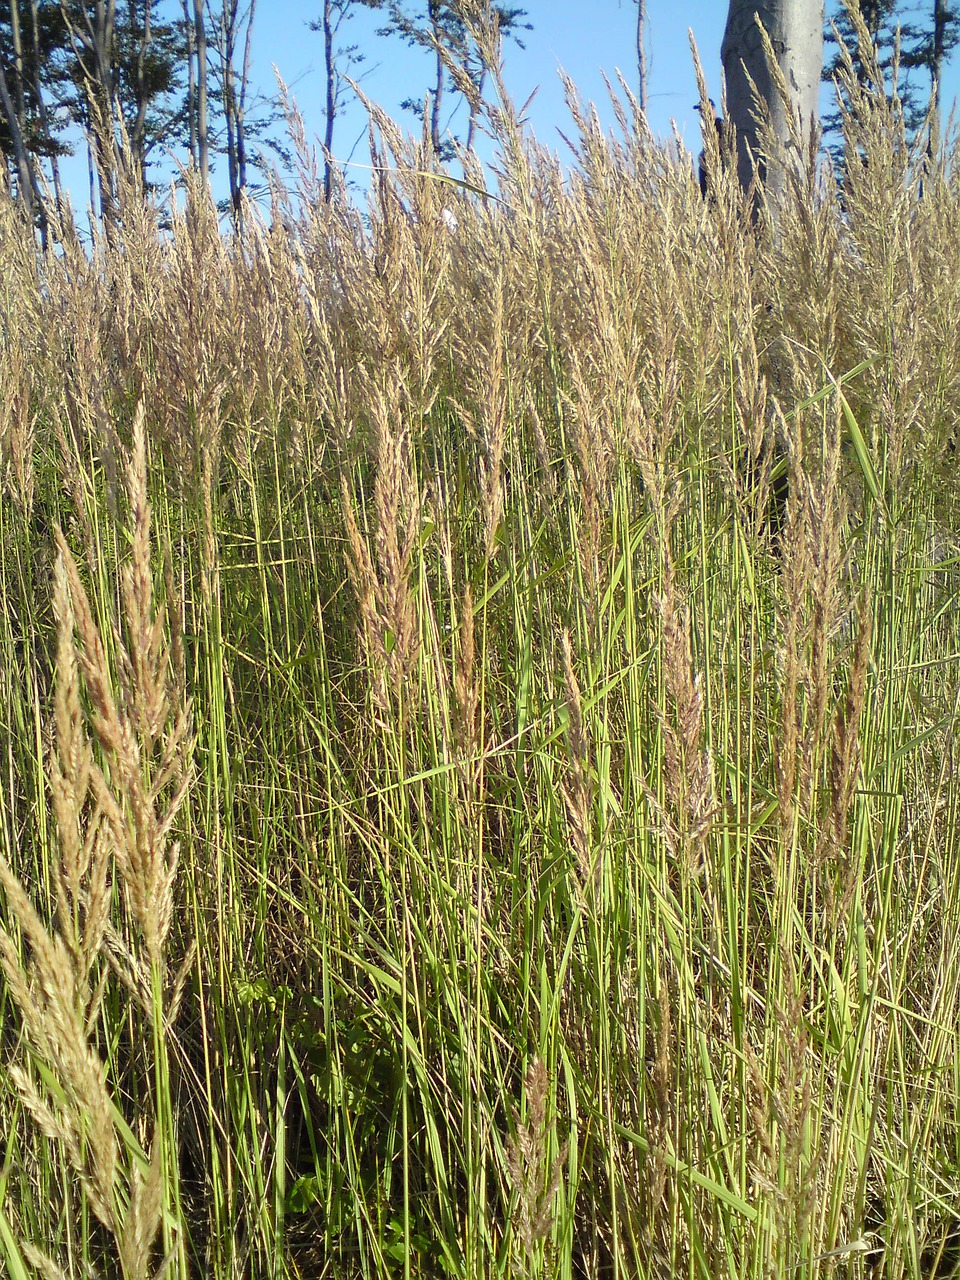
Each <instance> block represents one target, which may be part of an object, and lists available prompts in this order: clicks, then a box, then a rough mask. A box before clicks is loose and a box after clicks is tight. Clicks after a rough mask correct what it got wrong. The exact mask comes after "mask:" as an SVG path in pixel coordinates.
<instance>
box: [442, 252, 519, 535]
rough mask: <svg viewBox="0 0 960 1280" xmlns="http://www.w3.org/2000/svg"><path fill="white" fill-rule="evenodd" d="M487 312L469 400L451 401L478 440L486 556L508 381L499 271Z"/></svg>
mask: <svg viewBox="0 0 960 1280" xmlns="http://www.w3.org/2000/svg"><path fill="white" fill-rule="evenodd" d="M489 297H490V302H489V316H488V317H485V323H484V324H483V329H482V330H481V332H480V333H479V334H478V335H477V337H476V338H474V343H475V344H478V345H479V346H480V350H474V351H473V352H472V353H471V355H472V358H473V360H474V361H475V362H476V364H475V368H476V376H475V377H474V378H473V379H471V383H472V385H470V386H469V391H470V401H469V402H467V403H458V402H457V401H453V404H454V405H455V407H456V409H457V412H458V413H459V414H460V416H461V418H462V420H463V424H464V426H465V428H466V430H467V432H468V434H469V435H470V437H471V438H473V439H475V440H478V441H479V442H480V443H481V446H482V452H481V455H480V459H479V466H480V491H481V502H482V510H483V528H484V550H485V554H486V557H487V559H488V560H489V559H491V558H492V557H493V555H494V554H495V552H496V546H497V534H498V532H499V529H500V523H501V520H502V519H503V497H504V494H503V488H504V477H503V456H504V450H505V448H506V444H507V414H508V411H509V393H510V389H509V385H508V382H507V377H506V373H507V370H506V368H505V362H504V342H505V337H504V309H505V297H504V281H503V272H502V271H498V272H497V274H496V275H495V276H494V279H493V281H492V283H491V285H490V286H489Z"/></svg>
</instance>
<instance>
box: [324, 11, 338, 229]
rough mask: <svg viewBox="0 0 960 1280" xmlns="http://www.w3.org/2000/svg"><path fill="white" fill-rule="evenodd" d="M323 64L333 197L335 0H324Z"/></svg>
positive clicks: (327, 186) (327, 193)
mask: <svg viewBox="0 0 960 1280" xmlns="http://www.w3.org/2000/svg"><path fill="white" fill-rule="evenodd" d="M323 65H324V67H325V69H326V75H327V123H326V127H325V128H324V131H323V198H324V200H326V202H327V204H329V203H330V201H331V199H332V198H333V125H334V121H335V120H336V117H337V68H336V63H335V50H334V47H333V0H323Z"/></svg>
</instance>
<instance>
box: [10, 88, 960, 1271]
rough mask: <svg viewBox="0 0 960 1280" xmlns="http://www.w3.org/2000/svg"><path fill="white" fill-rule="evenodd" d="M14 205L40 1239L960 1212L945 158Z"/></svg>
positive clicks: (875, 125)
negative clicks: (227, 201) (48, 212)
mask: <svg viewBox="0 0 960 1280" xmlns="http://www.w3.org/2000/svg"><path fill="white" fill-rule="evenodd" d="M850 93H851V95H852V98H851V110H850V114H849V117H848V120H847V129H848V135H849V138H848V141H849V145H850V147H851V148H860V149H862V150H863V151H864V153H865V154H866V155H867V156H868V157H869V163H868V164H865V165H863V166H862V167H858V166H854V167H853V171H852V172H851V174H850V177H849V181H848V182H847V185H846V189H845V192H844V198H843V206H844V212H841V207H840V201H839V199H838V193H837V190H836V186H835V184H834V182H833V179H832V177H831V175H830V174H829V173H828V172H821V174H820V175H819V177H816V178H814V177H813V176H812V175H810V174H807V175H806V176H798V177H797V179H796V181H795V182H794V183H793V185H792V187H791V188H790V189H789V190H788V192H787V194H786V197H785V199H784V202H783V204H782V206H781V207H780V208H779V209H778V210H777V211H776V219H775V221H773V220H772V218H768V216H767V213H766V212H765V211H763V210H762V209H761V212H760V215H759V217H757V218H755V217H754V206H753V204H752V203H751V204H748V203H746V202H745V200H744V198H743V196H742V195H741V194H740V192H739V191H738V190H737V189H736V187H735V186H734V184H733V183H732V182H731V180H730V179H729V177H728V176H727V175H726V173H725V172H724V171H723V167H722V162H721V158H720V157H715V164H714V168H715V172H714V174H713V182H712V197H711V199H710V200H709V201H707V202H705V201H703V200H702V199H701V198H700V195H699V191H698V188H697V185H696V182H695V179H694V175H693V173H692V171H691V170H690V167H689V164H688V162H687V161H686V160H685V159H683V158H682V157H680V156H678V155H677V154H676V153H675V151H674V150H672V149H671V148H665V147H663V146H662V145H660V144H658V143H656V142H655V141H654V140H653V139H652V138H651V137H650V135H649V133H648V131H647V129H646V126H645V124H644V122H643V119H642V117H641V116H640V115H639V114H638V113H637V111H636V110H635V109H634V106H633V104H632V102H630V101H629V99H627V101H626V105H618V108H617V109H618V113H619V122H620V127H619V133H618V136H617V137H616V138H609V137H606V136H604V135H603V134H602V132H601V129H600V127H599V124H598V122H597V119H596V117H595V115H594V114H593V113H592V111H591V110H590V109H588V108H585V107H583V106H582V105H581V104H580V103H579V102H578V101H577V99H576V97H575V94H574V92H573V89H572V87H571V89H570V106H571V112H572V116H573V121H574V125H575V128H576V131H577V132H578V135H579V137H578V141H577V142H576V144H575V160H574V168H573V171H572V173H570V174H565V173H564V172H563V171H562V170H561V169H560V167H559V166H558V164H557V163H556V161H555V160H554V159H553V158H552V157H551V156H550V155H549V153H548V152H547V151H546V150H544V149H542V148H540V147H538V146H537V145H536V144H534V143H533V142H532V141H530V140H529V139H526V138H525V137H524V136H523V135H522V132H521V130H520V126H519V124H518V122H517V119H516V116H515V114H514V113H513V111H512V108H511V107H510V104H509V102H508V101H507V100H506V98H505V97H504V98H503V99H502V101H501V105H500V107H499V108H498V109H497V111H496V112H494V113H493V123H494V124H495V126H496V128H497V129H498V130H499V136H500V140H501V145H502V149H501V165H500V171H499V176H498V186H497V189H496V190H495V191H494V192H493V193H492V194H491V196H490V198H487V199H484V198H481V197H479V196H478V195H477V194H476V193H475V191H474V190H473V187H476V186H478V185H480V182H481V174H480V173H479V172H478V171H477V170H476V169H475V168H474V167H471V165H472V162H471V161H470V159H469V158H465V164H466V166H467V175H468V179H469V181H470V184H471V185H469V186H464V187H459V186H456V185H451V184H450V183H449V182H448V181H445V180H442V178H443V175H442V174H441V173H439V172H438V171H437V169H436V167H435V165H434V163H433V161H432V159H431V156H430V152H429V148H428V147H426V146H422V145H420V144H418V143H415V142H412V141H410V140H406V139H404V138H402V137H401V135H400V134H399V132H398V131H397V130H396V128H395V126H393V125H392V124H391V123H390V122H389V121H388V120H386V119H385V118H383V117H381V116H380V115H378V114H376V113H375V115H374V124H375V138H376V145H377V147H378V148H379V151H378V161H379V162H380V164H381V167H380V168H379V170H378V172H377V173H376V175H375V177H374V180H373V186H372V189H371V193H370V198H369V203H368V207H367V209H366V211H365V212H361V211H360V210H359V209H358V208H357V207H356V205H355V204H354V203H353V201H352V199H351V197H350V195H349V193H348V192H347V191H345V190H344V189H342V188H341V189H340V190H339V191H337V192H336V193H335V198H334V200H333V202H332V203H331V204H329V205H327V204H325V203H324V201H323V198H322V184H320V183H318V181H317V179H316V175H315V174H314V173H312V171H311V164H310V161H309V157H306V156H305V157H304V159H303V164H302V174H301V179H300V185H299V188H298V190H296V191H295V192H292V193H290V194H289V195H287V194H283V193H278V194H277V196H276V200H275V204H274V207H273V209H272V210H271V214H270V217H269V218H264V219H261V220H258V219H257V218H256V217H255V216H254V215H253V214H251V217H250V219H249V220H248V226H249V230H248V233H247V236H246V239H245V240H244V241H243V242H242V243H241V242H238V241H234V240H229V239H224V238H223V237H222V236H221V234H220V231H219V230H218V227H217V221H216V216H215V211H214V209H213V208H212V207H211V206H210V204H209V203H208V201H207V200H206V198H205V196H204V195H203V193H202V191H201V190H200V188H199V187H198V186H197V185H196V184H195V183H194V180H193V179H192V178H188V179H186V182H185V191H184V192H183V199H182V201H181V203H180V205H179V206H178V207H177V208H174V209H173V210H172V211H171V213H170V218H171V223H170V226H169V229H167V230H161V226H160V221H159V217H158V214H157V213H156V211H154V210H152V209H151V208H150V207H149V206H146V205H144V204H143V202H142V200H141V199H140V196H139V193H137V192H136V191H133V190H131V191H130V192H129V193H127V196H126V197H125V201H124V203H123V206H122V208H123V213H122V218H121V221H120V225H119V227H118V230H117V234H116V236H115V237H114V240H113V242H112V243H111V244H110V245H109V246H108V245H106V244H102V243H98V244H97V245H95V247H94V250H93V252H92V254H90V255H84V254H83V253H82V252H81V251H80V249H79V247H78V246H77V245H75V244H68V245H67V246H66V247H65V249H64V250H63V251H62V252H60V253H58V254H52V253H51V254H49V255H47V256H45V257H43V258H42V259H39V260H38V259H37V257H36V254H35V250H34V246H33V243H32V239H31V236H30V233H29V231H28V229H26V228H25V227H24V226H23V225H22V223H21V222H20V221H19V218H18V214H17V211H16V210H15V209H14V208H13V207H11V206H10V205H9V204H3V205H2V207H0V242H2V244H0V257H2V261H3V264H4V274H3V278H4V280H5V286H4V294H3V311H2V343H0V360H2V377H0V394H2V401H3V403H2V416H0V440H2V459H3V468H4V470H3V497H2V504H0V522H2V526H0V580H2V589H3V598H4V602H5V608H4V609H3V611H2V614H0V656H2V660H0V671H2V679H3V691H2V698H0V708H2V711H0V743H2V749H3V764H4V767H3V792H4V799H3V805H2V809H0V812H2V815H3V822H2V845H0V852H2V861H0V882H2V886H3V909H2V924H3V928H2V932H0V957H2V963H3V981H2V985H0V998H2V1001H3V1005H2V1008H3V1037H2V1038H3V1062H4V1074H3V1078H2V1084H0V1112H2V1132H3V1134H4V1155H3V1161H2V1170H0V1256H2V1257H3V1259H4V1263H5V1266H6V1269H7V1272H8V1274H10V1275H11V1276H13V1277H17V1278H18V1280H19V1278H20V1277H24V1276H29V1275H33V1274H36V1275H42V1276H45V1277H46V1276H60V1275H66V1276H70V1277H74V1276H77V1277H79V1276H86V1275H90V1274H102V1275H122V1276H123V1277H125V1278H127V1277H134V1276H137V1277H139V1276H141V1275H142V1276H148V1275H155V1274H157V1272H158V1270H159V1269H160V1268H161V1267H162V1266H164V1265H165V1266H166V1271H165V1274H166V1275H176V1276H183V1277H185V1276H187V1275H193V1276H211V1277H231V1278H232V1277H239V1276H251V1277H254V1276H255V1277H258V1278H259V1277H286V1276H291V1277H292V1276H305V1277H306V1276H309V1277H319V1276H337V1277H340V1276H358V1277H364V1278H368V1277H369V1278H372V1277H381V1276H395V1277H400V1276H404V1277H411V1276H417V1277H421V1276H424V1277H430V1276H438V1277H439V1276H464V1277H471V1278H472V1277H476V1276H502V1277H515V1276H531V1277H533V1276H537V1277H548V1276H549V1277H567V1278H572V1277H574V1276H577V1277H579V1276H596V1277H601V1276H602V1277H618V1278H624V1280H625V1278H626V1277H633V1276H649V1277H660V1276H664V1275H670V1276H680V1275H686V1276H690V1277H698V1278H699V1277H703V1278H704V1280H706V1277H719V1276H729V1277H738V1278H740V1277H755V1278H757V1280H759V1277H766V1276H777V1277H788V1276H801V1275H803V1276H826V1275H834V1274H837V1275H850V1276H860V1275H864V1276H865V1275H867V1274H870V1275H873V1276H880V1275H882V1276H888V1277H894V1276H896V1277H899V1276H910V1277H920V1276H925V1277H926V1276H933V1275H947V1274H952V1273H953V1270H955V1269H956V1267H957V1259H958V1247H957V1240H958V1234H957V1233H958V1225H960V1224H958V1213H957V1205H958V1194H960V1115H958V1105H960V1045H958V1026H960V1021H958V1014H960V1008H958V1002H960V991H958V984H960V955H958V948H960V941H958V940H960V858H958V813H957V788H956V785H955V775H956V769H957V764H958V761H957V748H956V741H957V714H958V697H960V683H958V679H957V672H958V660H957V656H958V652H960V634H958V621H957V583H958V578H957V560H956V539H955V536H954V534H953V528H954V522H955V520H956V515H957V504H956V481H955V475H954V470H955V463H954V449H955V431H956V426H957V405H958V396H960V344H958V343H957V342H956V331H957V323H958V317H960V265H958V264H960V191H958V185H957V183H958V179H957V155H956V151H955V149H954V150H948V151H947V152H946V153H945V154H943V155H940V156H937V157H935V158H933V159H931V158H930V157H928V156H926V154H925V153H924V151H923V148H922V146H919V147H918V148H917V149H914V150H911V149H910V147H908V145H907V143H906V140H905V138H904V134H903V128H902V121H901V120H900V118H899V116H898V114H897V111H896V109H895V108H894V109H893V110H890V109H885V110H880V109H879V108H878V107H877V106H876V104H875V103H874V102H873V101H872V100H871V99H869V98H868V96H867V95H866V93H865V91H863V90H862V89H858V88H857V87H856V85H853V86H852V87H851V90H850Z"/></svg>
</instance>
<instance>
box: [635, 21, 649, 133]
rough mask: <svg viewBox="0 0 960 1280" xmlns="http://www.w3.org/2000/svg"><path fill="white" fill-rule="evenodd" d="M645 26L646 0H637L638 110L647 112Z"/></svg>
mask: <svg viewBox="0 0 960 1280" xmlns="http://www.w3.org/2000/svg"><path fill="white" fill-rule="evenodd" d="M646 27H647V0H637V76H638V78H639V83H640V110H641V111H642V112H643V114H644V115H646V114H647V49H646V45H645V44H644V42H643V37H644V32H645V31H646Z"/></svg>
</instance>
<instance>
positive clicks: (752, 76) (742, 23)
mask: <svg viewBox="0 0 960 1280" xmlns="http://www.w3.org/2000/svg"><path fill="white" fill-rule="evenodd" d="M761 24H762V27H763V30H764V31H766V33H767V35H768V36H769V38H770V43H771V45H772V48H773V53H774V57H775V59H776V64H777V66H778V67H779V71H780V73H781V75H782V78H783V83H784V84H785V85H786V90H787V99H788V100H787V102H784V101H783V100H782V97H781V93H780V91H779V90H778V89H777V86H776V82H775V77H774V75H773V74H772V73H771V69H770V67H769V66H768V63H767V55H766V53H765V51H764V46H763V37H762V33H761V29H760V27H761ZM721 57H722V59H723V71H724V77H725V79H726V89H727V118H728V121H729V123H730V125H732V126H733V128H734V129H735V130H736V139H737V175H738V177H739V179H740V184H741V186H742V187H743V189H744V190H747V189H749V187H750V184H751V182H752V181H753V178H754V174H755V173H757V174H759V176H760V178H761V179H762V180H763V182H764V188H765V190H766V192H767V194H768V195H769V196H771V197H772V198H774V199H776V197H777V196H778V195H779V194H780V193H781V192H782V190H783V187H784V178H785V174H784V172H783V170H782V168H781V164H780V161H779V159H778V160H777V161H776V162H775V161H774V158H773V157H771V156H765V155H763V154H762V148H761V142H760V138H761V131H760V126H759V124H758V123H757V119H756V116H757V106H756V101H755V91H754V89H753V88H752V87H751V83H750V82H751V80H752V81H753V84H754V85H755V86H756V93H758V94H759V96H760V98H761V100H762V101H763V103H764V104H765V106H766V109H767V110H768V111H769V114H770V120H771V123H772V125H773V130H774V133H775V135H776V137H777V139H778V140H779V142H780V144H781V150H782V151H783V153H784V154H785V155H786V156H787V157H789V159H788V163H795V164H797V165H800V164H802V163H803V159H804V157H803V155H802V154H801V153H800V151H798V149H797V146H796V145H795V143H794V142H793V141H792V139H793V138H795V137H799V139H800V142H801V147H802V148H803V149H805V148H806V147H807V146H808V144H809V142H810V140H811V137H812V135H813V131H814V130H815V128H816V127H817V120H818V116H819V108H818V103H819V95H820V75H821V71H822V69H823V0H730V11H729V13H728V16H727V27H726V31H725V32H724V37H723V45H722V47H721ZM791 115H792V117H793V120H792V121H791V119H790V116H791Z"/></svg>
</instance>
